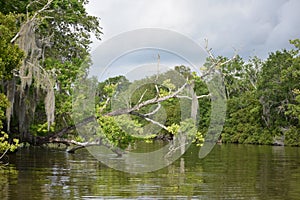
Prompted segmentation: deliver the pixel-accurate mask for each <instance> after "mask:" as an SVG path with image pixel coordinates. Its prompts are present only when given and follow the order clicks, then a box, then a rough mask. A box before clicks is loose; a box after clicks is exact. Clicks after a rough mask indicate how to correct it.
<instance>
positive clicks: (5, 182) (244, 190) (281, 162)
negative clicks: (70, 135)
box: [0, 144, 300, 199]
mask: <svg viewBox="0 0 300 200" xmlns="http://www.w3.org/2000/svg"><path fill="white" fill-rule="evenodd" d="M149 145H151V144H149ZM198 152H199V149H198V148H197V147H195V146H191V148H190V149H189V150H188V151H187V152H186V153H185V154H184V156H183V157H181V158H180V159H178V160H177V161H176V162H174V163H173V164H171V165H169V166H167V167H165V168H163V169H160V170H158V171H156V172H151V173H145V174H128V173H124V172H121V171H117V170H114V169H111V168H109V167H106V166H105V165H102V164H101V163H99V162H98V161H97V160H95V159H94V158H93V157H92V156H90V154H89V153H88V152H87V151H86V150H80V151H78V152H77V153H76V154H67V153H65V152H63V151H57V150H50V149H41V148H28V149H23V150H21V151H19V152H18V153H17V155H15V156H11V157H10V163H11V165H10V166H9V167H7V168H5V170H4V169H1V171H0V189H1V192H0V199H162V198H168V199H224V198H225V199H230V198H231V199H299V196H300V150H299V148H289V147H271V146H252V145H218V146H216V147H215V149H214V150H213V151H212V152H211V154H210V155H209V156H208V157H206V158H205V159H203V160H200V159H199V158H198Z"/></svg>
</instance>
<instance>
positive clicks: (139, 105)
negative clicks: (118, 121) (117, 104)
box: [104, 83, 188, 116]
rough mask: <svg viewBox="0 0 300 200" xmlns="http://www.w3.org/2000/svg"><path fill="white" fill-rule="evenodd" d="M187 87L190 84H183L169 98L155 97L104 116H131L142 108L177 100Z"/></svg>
mask: <svg viewBox="0 0 300 200" xmlns="http://www.w3.org/2000/svg"><path fill="white" fill-rule="evenodd" d="M187 85H188V83H185V84H183V86H181V88H179V89H178V90H177V91H175V92H173V93H172V94H169V95H167V96H163V97H160V98H158V97H155V98H153V99H149V100H146V101H144V102H142V103H140V104H137V105H135V106H134V107H132V108H125V109H119V110H114V111H112V112H109V113H106V114H104V115H106V116H117V115H123V114H129V113H131V112H133V111H136V110H139V109H141V108H142V107H145V106H147V105H150V104H155V103H159V102H162V101H165V100H168V99H170V98H175V97H176V96H177V95H178V94H179V93H180V92H182V91H183V90H184V88H185V87H186V86H187Z"/></svg>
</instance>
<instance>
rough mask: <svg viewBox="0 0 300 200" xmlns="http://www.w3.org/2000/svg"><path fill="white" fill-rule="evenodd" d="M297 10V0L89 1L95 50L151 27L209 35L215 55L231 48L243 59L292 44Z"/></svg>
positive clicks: (297, 34) (199, 37)
mask: <svg viewBox="0 0 300 200" xmlns="http://www.w3.org/2000/svg"><path fill="white" fill-rule="evenodd" d="M299 9H300V1H299V0H90V3H89V5H88V6H87V10H88V12H89V13H90V14H91V15H95V16H98V17H100V18H101V26H102V28H103V33H104V35H103V36H102V38H103V39H102V41H100V42H99V41H98V42H95V43H94V44H93V50H94V49H96V47H97V46H98V45H101V44H102V43H103V42H105V41H107V40H108V39H109V38H112V37H113V36H116V35H118V34H120V33H123V32H126V31H131V30H134V29H139V28H153V27H154V28H162V29H169V30H172V31H176V32H178V33H180V34H183V35H186V36H187V37H189V38H191V39H192V40H194V41H195V42H196V43H198V44H199V45H201V46H204V44H205V43H204V38H207V39H208V41H209V46H210V47H211V48H213V51H214V52H215V54H216V55H223V56H228V57H230V56H231V55H232V54H233V48H235V49H237V51H238V53H239V54H240V55H241V56H243V57H244V58H245V59H248V58H249V57H251V56H254V55H257V56H259V57H260V58H266V57H267V55H268V53H269V52H272V51H275V50H279V49H282V48H290V47H291V46H290V45H289V41H288V40H289V39H295V38H300V11H299ZM174 42H176V41H174ZM178 48H180V47H178ZM152 57H153V56H152ZM152 59H153V58H152Z"/></svg>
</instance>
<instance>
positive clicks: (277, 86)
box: [0, 0, 300, 153]
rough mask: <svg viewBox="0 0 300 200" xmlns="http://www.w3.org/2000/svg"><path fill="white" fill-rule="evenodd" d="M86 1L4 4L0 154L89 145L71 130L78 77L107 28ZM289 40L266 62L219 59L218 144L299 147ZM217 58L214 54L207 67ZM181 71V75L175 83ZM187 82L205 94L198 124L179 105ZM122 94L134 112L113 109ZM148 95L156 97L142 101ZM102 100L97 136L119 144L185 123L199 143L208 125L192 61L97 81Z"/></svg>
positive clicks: (0, 19) (298, 60)
mask: <svg viewBox="0 0 300 200" xmlns="http://www.w3.org/2000/svg"><path fill="white" fill-rule="evenodd" d="M87 3H88V1H86V0H83V1H78V0H40V1H29V0H25V1H16V0H12V1H0V46H1V49H0V79H1V81H0V131H1V135H0V145H1V146H0V153H1V152H4V151H6V150H7V149H9V150H14V149H15V147H16V146H17V145H18V143H19V140H20V142H27V143H30V144H31V145H39V144H44V143H47V142H51V141H50V138H51V139H53V138H63V139H74V140H76V141H78V142H86V141H85V138H82V137H80V136H78V135H76V132H75V131H73V130H74V128H72V127H73V125H74V122H73V120H72V118H71V111H72V93H73V89H74V82H75V80H76V78H77V77H79V76H80V77H85V76H86V73H87V71H88V69H89V65H90V64H91V62H90V59H89V45H90V43H91V39H90V37H91V34H95V36H96V37H97V38H98V39H100V36H101V33H102V32H101V28H100V26H99V21H98V19H97V18H95V17H93V16H90V15H88V14H87V12H86V10H85V5H86V4H87ZM291 44H293V45H294V48H293V49H292V50H278V51H276V52H272V53H270V55H269V57H268V58H267V59H266V60H260V59H259V58H257V57H254V58H252V59H250V60H249V61H244V60H243V59H242V58H241V57H239V56H237V57H236V58H235V59H233V60H231V61H230V62H226V61H229V59H228V58H226V57H221V56H220V57H218V58H217V60H218V62H223V63H226V64H224V65H220V66H217V67H216V68H215V69H214V70H215V71H217V73H220V74H221V76H222V79H223V82H224V84H225V87H226V98H227V100H228V101H227V102H228V104H227V118H226V123H225V126H224V130H223V133H222V135H221V138H219V139H220V141H222V142H231V143H251V144H286V145H297V146H299V145H300V83H299V80H300V54H299V53H300V52H299V51H300V40H299V39H296V40H292V41H291ZM211 63H212V59H211V58H208V59H207V63H206V64H205V65H204V66H203V67H206V68H209V66H210V65H211ZM177 74H180V76H181V77H182V80H180V81H179V80H177V81H175V83H176V84H174V81H173V80H172V79H174V77H176V76H178V75H177ZM156 83H159V84H156ZM184 84H186V87H187V88H188V87H190V89H192V90H193V91H194V92H195V93H196V95H198V96H201V95H204V96H205V95H206V96H205V98H198V104H199V118H200V120H199V121H198V124H197V127H198V130H195V129H194V128H193V126H192V124H193V122H192V121H191V120H190V118H189V117H187V118H185V119H182V118H181V117H182V116H181V114H182V110H181V107H182V106H184V105H189V106H190V104H189V103H187V102H188V101H185V102H184V101H183V102H184V103H182V101H181V99H180V98H179V96H176V95H173V94H175V93H176V91H178V90H180V88H181V86H182V85H184ZM122 92H123V93H122ZM120 93H121V94H122V95H120ZM118 95H119V96H122V97H127V96H128V98H127V99H125V101H123V100H124V99H123V100H122V101H120V102H123V103H124V105H118V106H121V107H120V108H122V109H123V110H126V109H129V108H135V107H137V109H136V110H131V111H130V112H128V113H126V114H127V115H130V117H127V116H126V115H125V116H124V115H123V114H119V116H113V115H112V113H111V112H112V111H113V109H114V108H113V107H112V106H113V104H112V103H111V102H112V101H117V99H114V98H115V97H116V96H118ZM164 97H168V98H165V99H164V100H163V101H157V100H159V99H160V98H161V99H163V98H164ZM188 98H190V99H191V97H188ZM188 98H187V99H188ZM149 100H152V101H153V103H151V104H147V105H145V106H140V105H142V103H143V102H147V101H149ZM96 102H97V105H96V110H97V114H96V116H95V117H96V121H97V122H98V124H99V125H100V129H99V130H96V133H95V139H97V138H100V139H101V141H102V142H105V143H107V144H109V145H112V146H119V147H122V148H126V147H127V146H128V145H130V144H132V143H133V142H134V141H136V140H140V139H144V140H146V141H150V140H151V139H153V138H157V139H167V140H170V139H173V138H174V137H176V135H177V132H180V131H186V130H187V128H186V127H192V128H191V131H192V132H193V134H194V135H195V136H196V138H195V141H196V142H199V143H202V142H203V136H205V134H206V132H207V130H208V127H209V123H210V112H211V99H210V98H209V90H208V88H207V85H206V83H205V80H204V79H203V78H202V77H201V76H199V75H196V74H195V73H194V72H192V71H191V70H190V69H189V68H188V67H186V66H175V67H174V70H170V71H168V72H165V73H162V74H160V75H159V76H152V77H146V78H144V79H142V80H139V81H134V82H130V81H129V80H127V79H126V77H124V76H117V77H112V78H109V79H107V80H106V81H104V82H101V83H98V85H97V97H96ZM122 106H123V107H122ZM187 107H188V106H187ZM190 107H191V106H190ZM160 108H162V109H160ZM188 109H190V108H188ZM137 111H138V112H137ZM148 116H151V117H148ZM143 127H146V128H143ZM157 130H159V131H157ZM13 138H17V139H19V140H17V139H13ZM104 138H105V140H106V141H104V140H102V139H104ZM56 142H57V141H56ZM63 142H65V141H63Z"/></svg>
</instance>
